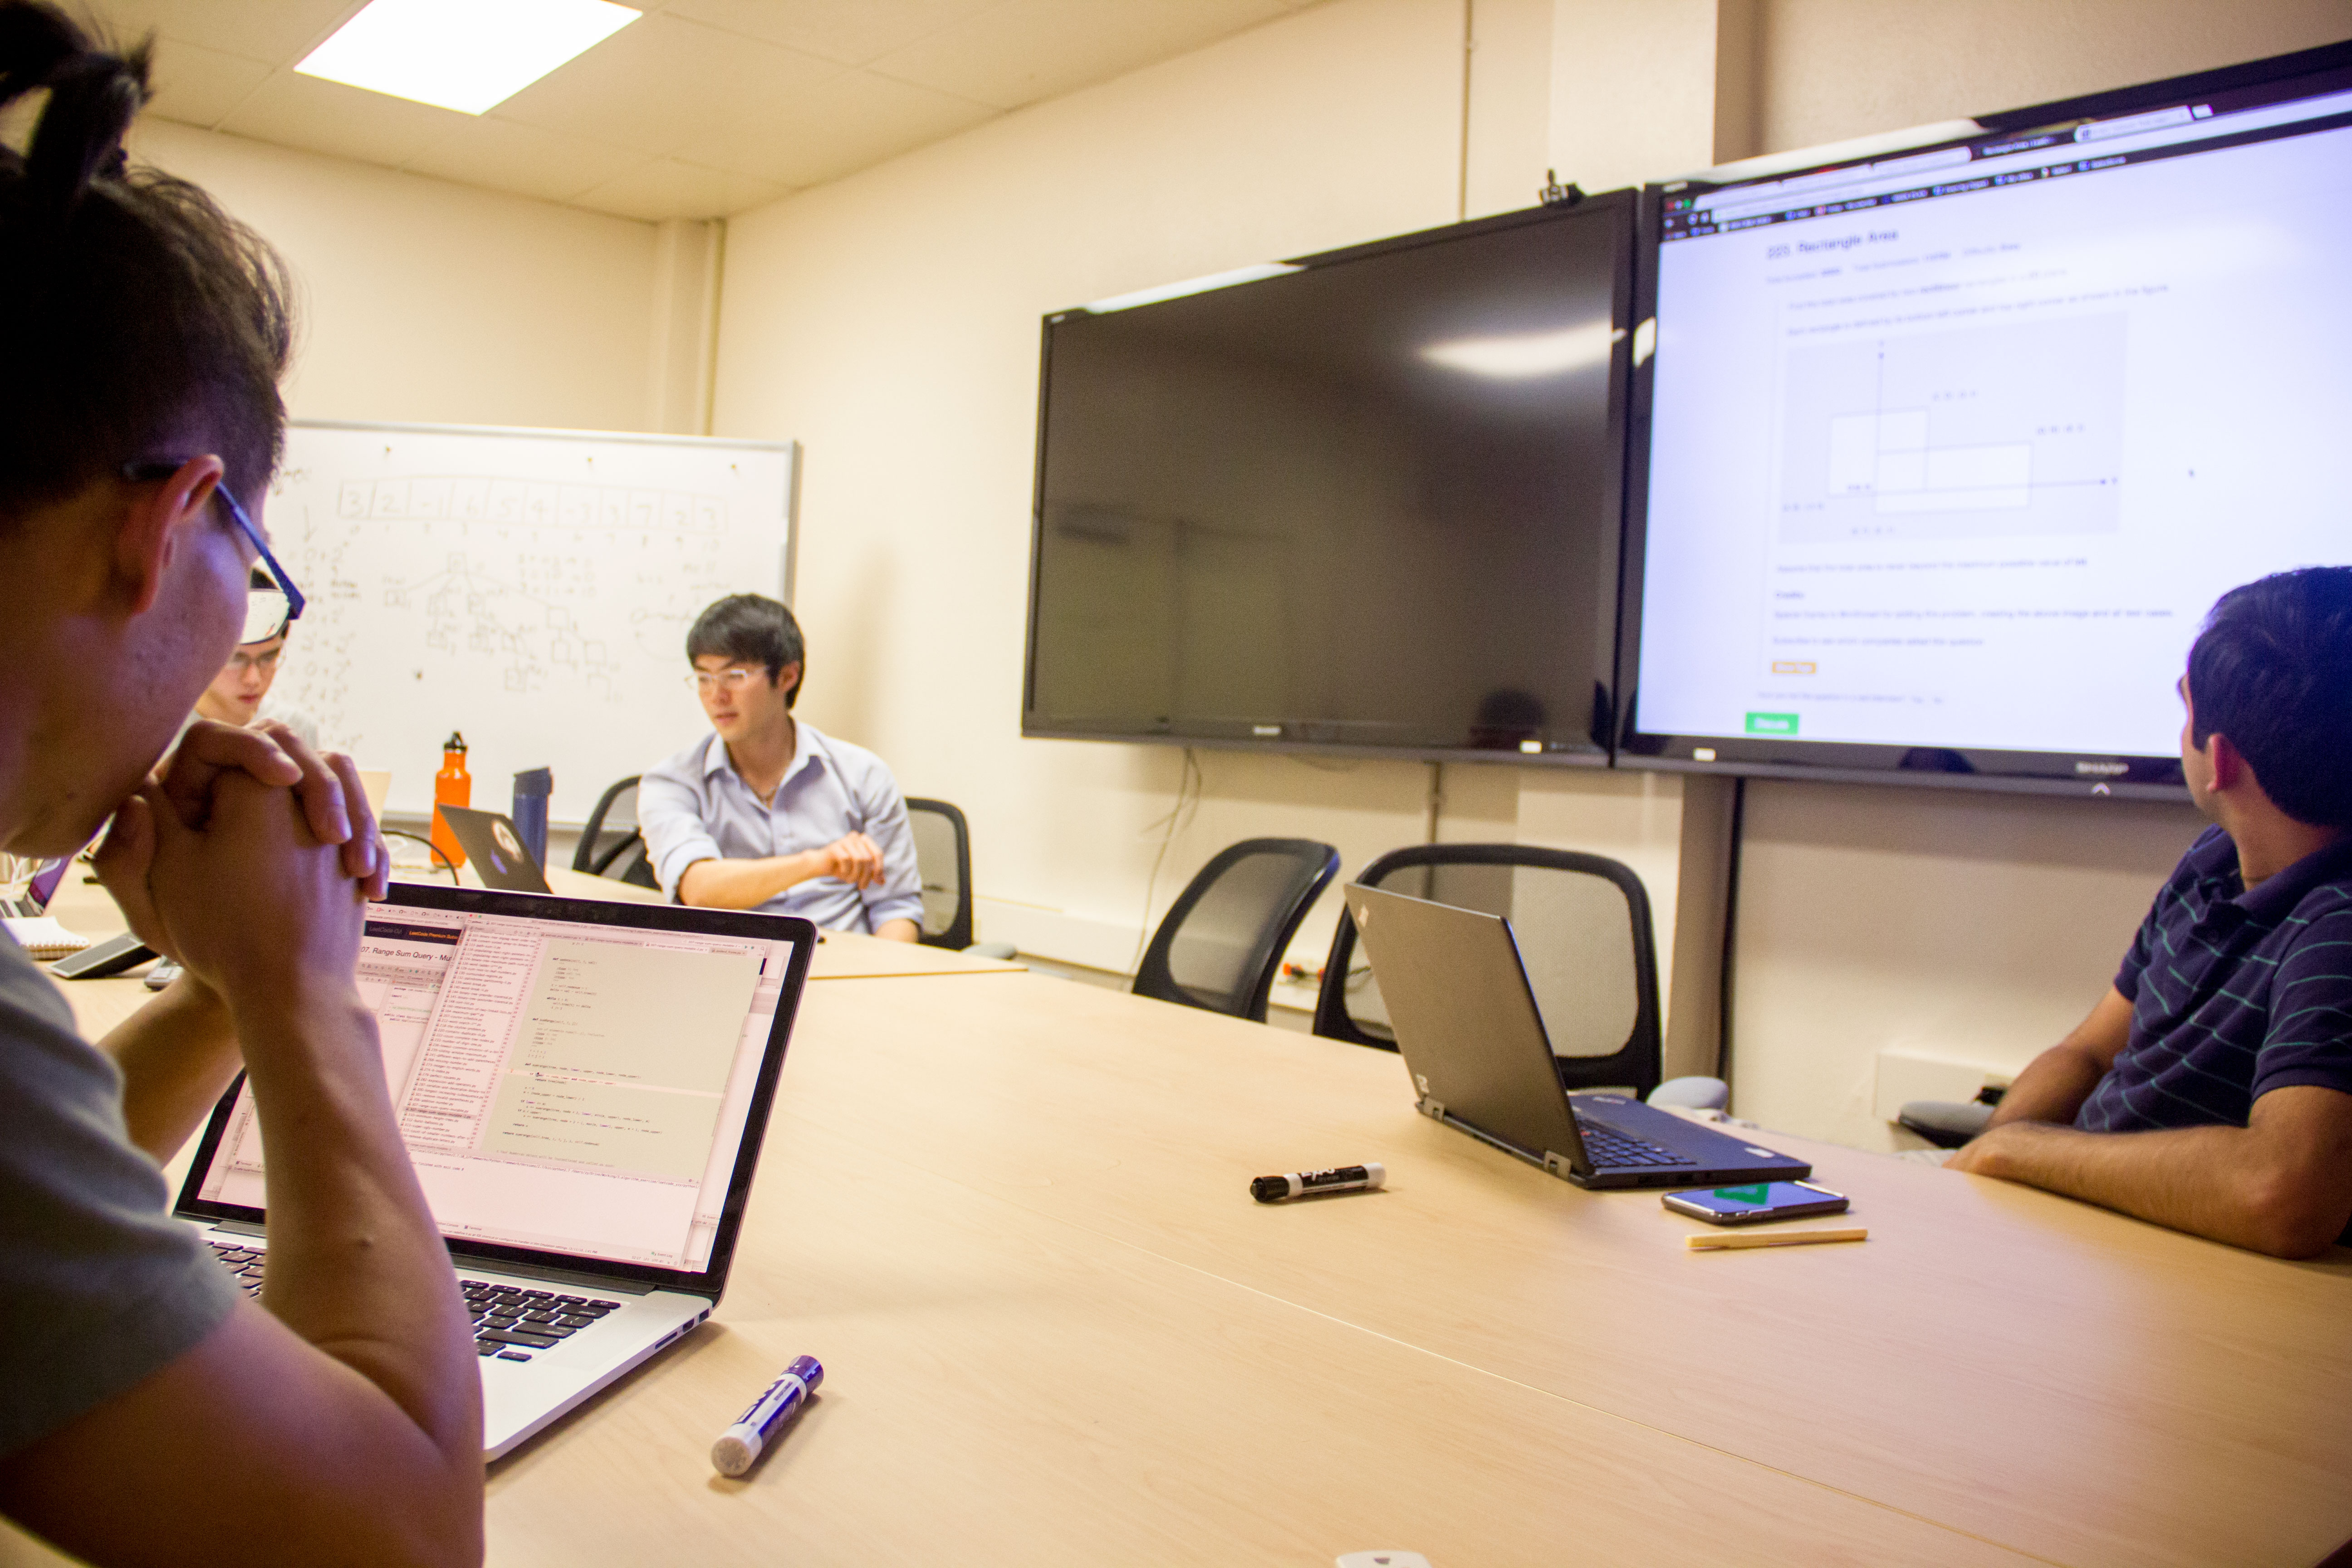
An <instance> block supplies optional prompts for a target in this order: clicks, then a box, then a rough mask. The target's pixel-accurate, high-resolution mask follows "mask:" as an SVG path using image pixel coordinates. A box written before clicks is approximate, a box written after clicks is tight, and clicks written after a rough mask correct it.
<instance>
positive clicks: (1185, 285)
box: [1087, 261, 1298, 316]
mask: <svg viewBox="0 0 2352 1568" xmlns="http://www.w3.org/2000/svg"><path fill="white" fill-rule="evenodd" d="M1297 270H1298V268H1296V267H1293V266H1292V265H1291V264H1290V263H1289V262H1287V261H1262V262H1260V263H1258V264H1257V265H1256V266H1255V267H1236V268H1234V269H1233V270H1232V271H1231V272H1212V273H1210V274H1209V275H1208V276H1207V277H1206V278H1188V279H1185V280H1184V281H1183V282H1181V283H1162V284H1161V285H1160V287H1159V288H1157V289H1137V290H1136V291H1135V292H1134V293H1132V294H1114V295H1112V296H1111V297H1110V298H1109V299H1108V300H1096V301H1095V302H1094V303H1093V304H1091V305H1088V306H1087V311H1088V313H1090V314H1092V315H1097V316H1107V315H1108V314H1110V312H1111V311H1113V310H1133V309H1135V307H1137V306H1138V305H1156V304H1158V303H1159V302H1160V300H1181V299H1182V298H1183V297H1184V296H1185V295H1187V294H1205V293H1207V292H1208V291H1209V290H1210V289H1227V288H1231V287H1232V286H1233V285H1234V284H1236V283H1255V282H1256V281H1257V280H1258V279H1261V278H1279V277H1281V276H1282V275H1283V274H1284V273H1286V272H1296V271H1297Z"/></svg>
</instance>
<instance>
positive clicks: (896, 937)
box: [874, 920, 923, 942]
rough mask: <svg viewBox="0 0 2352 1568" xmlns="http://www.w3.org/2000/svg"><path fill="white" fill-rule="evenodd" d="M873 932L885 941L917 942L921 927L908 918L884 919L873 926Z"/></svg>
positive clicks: (920, 935) (920, 938)
mask: <svg viewBox="0 0 2352 1568" xmlns="http://www.w3.org/2000/svg"><path fill="white" fill-rule="evenodd" d="M874 934H875V935H876V936H878V937H881V938H882V939H883V940H884V941H886V942H919V941H921V940H922V935H923V928H922V927H920V926H919V925H917V924H916V923H915V922H914V921H909V920H896V921H883V922H882V923H881V924H880V925H878V926H876V927H875V928H874Z"/></svg>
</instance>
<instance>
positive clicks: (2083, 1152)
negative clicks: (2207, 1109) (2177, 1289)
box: [1953, 1122, 2341, 1257]
mask: <svg viewBox="0 0 2352 1568" xmlns="http://www.w3.org/2000/svg"><path fill="white" fill-rule="evenodd" d="M1953 1164H1954V1166H1955V1167H1956V1168H1958V1169H1961V1170H1966V1171H1969V1172H1971V1173H1975V1174H1977V1175H1980V1176H1997V1177H2000V1179H2002V1180H2004V1181H2011V1182H2021V1183H2023V1184H2026V1185H2028V1186H2034V1187H2040V1188H2042V1189H2043V1190H2044V1191H2047V1192H2053V1193H2059V1194H2063V1195H2065V1196H2067V1197H2072V1198H2080V1199H2082V1200H2083V1201H2084V1202H2085V1203H2093V1204H2097V1205H2100V1206H2101V1207H2103V1208H2111V1209H2115V1210H2116V1211H2118V1212H2120V1213H2123V1214H2127V1215H2136V1216H2137V1217H2138V1218H2140V1219H2144V1220H2149V1221H2152V1222H2153V1223H2155V1224H2157V1225H2161V1226H2169V1227H2170V1228H2172V1229H2174V1230H2182V1231H2187V1232H2189V1233H2190V1234H2191V1235H2195V1236H2203V1237H2211V1238H2212V1239H2213V1240H2215V1241H2225V1242H2228V1243H2230V1244H2231V1246H2233V1247H2250V1248H2252V1249H2253V1250H2255V1251H2259V1252H2269V1253H2273V1254H2277V1255H2280V1256H2284V1257H2307V1256H2309V1255H2310V1254H2311V1253H2313V1252H2315V1251H2319V1250H2322V1249H2324V1248H2325V1247H2326V1245H2327V1243H2328V1242H2329V1241H2331V1240H2333V1239H2334V1232H2333V1231H2332V1230H2331V1231H2328V1232H2327V1233H2326V1234H2325V1235H2317V1234H2315V1233H2314V1234H2305V1232H2308V1231H2309V1229H2310V1227H2309V1226H2295V1225H2293V1224H2290V1223H2284V1222H2283V1220H2282V1216H2281V1205H2280V1201H2279V1199H2280V1189H2281V1185H2282V1183H2283V1182H2284V1181H2287V1180H2291V1177H2289V1176H2287V1175H2285V1174H2284V1173H2282V1172H2281V1171H2280V1170H2279V1169H2278V1168H2277V1163H2276V1162H2275V1161H2274V1160H2273V1158H2272V1157H2271V1155H2270V1152H2269V1151H2268V1150H2267V1149H2266V1148H2265V1147H2264V1146H2263V1142H2262V1141H2261V1140H2259V1139H2258V1138H2256V1136H2255V1135H2254V1134H2253V1133H2252V1131H2249V1130H2248V1129H2246V1128H2242V1127H2184V1128H2176V1129H2170V1130H2167V1131H2151V1132H2083V1131H2076V1130H2075V1129H2074V1128H2071V1127H2053V1126H2050V1125H2048V1124H2046V1123H2035V1122H2021V1123H2018V1124H2015V1125H2012V1126H2009V1127H2004V1128H2001V1129H2000V1130H1998V1131H1989V1132H1987V1133H1986V1134H1985V1135H1984V1136H1982V1137H1980V1138H1979V1139H1978V1140H1977V1141H1976V1142H1973V1143H1971V1144H1969V1146H1968V1148H1966V1149H1964V1150H1962V1151H1961V1152H1960V1154H1959V1155H1958V1156H1956V1157H1955V1159H1954V1161H1953ZM2336 1223H2338V1224H2340V1223H2341V1221H2340V1219H2339V1220H2338V1221H2337V1222H2336Z"/></svg>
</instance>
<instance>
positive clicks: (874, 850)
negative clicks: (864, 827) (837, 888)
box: [817, 833, 883, 888]
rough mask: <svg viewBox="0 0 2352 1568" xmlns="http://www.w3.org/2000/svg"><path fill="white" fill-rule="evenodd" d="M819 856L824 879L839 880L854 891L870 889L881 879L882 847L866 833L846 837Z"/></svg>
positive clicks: (835, 841) (826, 847)
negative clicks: (832, 878) (822, 860)
mask: <svg viewBox="0 0 2352 1568" xmlns="http://www.w3.org/2000/svg"><path fill="white" fill-rule="evenodd" d="M817 854H818V855H819V856H820V857H822V858H823V859H824V869H823V870H821V871H819V872H818V873H817V874H818V875H819V876H821V877H838V878H840V879H842V880H843V881H845V882H846V883H848V884H849V885H850V886H851V887H853V888H870V887H872V886H873V885H874V884H875V883H877V882H878V881H880V880H881V879H882V875H883V866H882V847H881V846H880V845H878V844H877V843H875V842H874V840H872V839H871V838H868V837H866V835H864V834H863V833H845V834H844V835H842V836H841V837H839V838H836V839H835V840H834V841H833V842H832V843H830V844H828V845H826V846H825V847H824V848H822V849H820V850H818V851H817Z"/></svg>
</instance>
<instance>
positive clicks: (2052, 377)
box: [1636, 93, 2352, 756]
mask: <svg viewBox="0 0 2352 1568" xmlns="http://www.w3.org/2000/svg"><path fill="white" fill-rule="evenodd" d="M2347 126H2352V93H2337V94H2335V95H2333V96H2328V97H2318V98H2305V99H2302V100H2297V101H2294V102H2288V103H2277V104H2272V105H2269V106H2266V107H2263V108H2259V109H2252V110H2242V111H2237V112H2231V111H2228V110H2226V109H2224V110H2217V109H2216V108H2214V107H2213V106H2211V105H2207V104H2188V105H2182V106H2180V107H2179V108H2177V109H2173V110H2165V111H2161V112H2156V113H2150V114H2146V115H2137V116H2134V117H2132V118H2131V119H2130V120H2127V121H2110V122H2107V123H2105V124H2090V125H2084V126H2082V127H2079V128H2074V129H2073V130H2071V131H2069V132H2060V133H2057V134H2044V135H2038V136H2025V137H2021V138H2017V139H2013V140H2011V142H2006V143H2002V142H1991V141H1988V142H1979V143H1977V144H1975V145H1973V146H1969V147H1959V148H1951V149H1946V150H1941V151H1937V152H1934V153H1924V154H1916V155H1914V156H1911V157H1908V158H1901V159H1895V160H1890V161H1888V162H1885V163H1879V164H1876V165H1874V166H1871V167H1866V168H1845V169H1839V170H1834V171H1828V172H1824V173H1820V174H1811V175H1809V176H1803V177H1800V178H1797V179H1791V180H1787V181H1780V182H1774V183H1772V184H1749V185H1745V186H1732V187H1727V188H1724V189H1721V190H1717V191H1710V192H1707V193H1706V194H1704V195H1696V196H1675V195H1669V196H1668V198H1667V201H1666V210H1665V220H1664V242H1663V244H1662V245H1661V247H1660V251H1659V260H1658V299H1657V312H1656V314H1657V334H1658V335H1657V347H1656V365H1655V371H1654V376H1655V379H1654V416H1653V417H1654V424H1653V428H1652V442H1651V461H1650V474H1649V487H1650V488H1649V521H1648V538H1647V559H1646V563H1645V567H1644V575H1643V596H1642V634H1641V649H1640V679H1639V686H1638V689H1637V690H1638V697H1637V700H1638V704H1639V707H1638V711H1637V716H1636V724H1637V727H1638V728H1639V729H1640V730H1641V731H1644V732H1648V733H1652V734H1681V735H1697V736H1777V737H1784V738H1795V739H1801V740H1814V741H1835V742H1870V743H1879V744H1896V745H1906V746H1939V747H1955V748H1968V747H1979V748H1990V749H2011V750H2020V751H2032V752H2105V753H2112V754H2124V755H2152V756H2163V755H2166V754H2168V753H2170V752H2173V751H2174V750H2175V748H2176V746H2177V744H2178V736H2179V729H2180V708H2179V701H2178V699H2177V698H2176V697H2175V696H2174V694H2173V682H2174V680H2175V679H2176V678H2177V677H2178V675H2179V671H2180V670H2181V668H2183V665H2184V662H2185V659H2186V655H2187V651H2188V647H2189V641H2190V640H2191V638H2192V637H2194V636H2195V633H2196V629H2197V626H2198V624H2199V622H2200V619H2201V617H2202V616H2203V615H2204V613H2205V611H2206V610H2207V609H2208V608H2209V607H2210V605H2211V604H2212V602H2213V600H2214V599H2215V597H2216V596H2218V595H2220V594H2221V592H2222V591H2223V590H2224V589H2226V588H2229V587H2231V586H2232V585H2234V584H2240V583H2243V582H2246V581H2248V580H2250V579H2252V578H2254V577H2258V576H2261V575H2263V574H2266V573H2270V572H2273V571H2278V570H2281V569H2283V568H2286V567H2291V566H2298V565H2312V564H2324V563H2342V562H2346V561H2347V560H2352V460H2348V459H2347V454H2348V453H2352V443H2347V440H2346V437H2345V432H2346V431H2347V429H2352V356H2347V349H2352V287H2347V281H2346V272H2345V258H2347V256H2352V129H2347Z"/></svg>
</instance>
